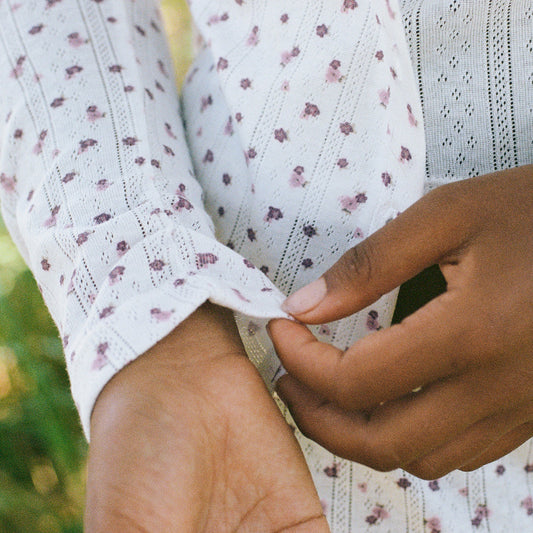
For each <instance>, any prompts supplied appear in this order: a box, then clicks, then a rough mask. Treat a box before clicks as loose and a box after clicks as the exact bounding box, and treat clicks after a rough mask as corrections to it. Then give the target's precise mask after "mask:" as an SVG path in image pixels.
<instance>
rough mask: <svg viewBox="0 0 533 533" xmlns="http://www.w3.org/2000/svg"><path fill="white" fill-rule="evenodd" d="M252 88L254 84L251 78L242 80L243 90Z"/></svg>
mask: <svg viewBox="0 0 533 533" xmlns="http://www.w3.org/2000/svg"><path fill="white" fill-rule="evenodd" d="M251 86H252V82H251V81H250V78H243V79H242V80H241V88H242V89H244V90H246V89H249V88H250V87H251Z"/></svg>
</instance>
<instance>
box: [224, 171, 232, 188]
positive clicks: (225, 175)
mask: <svg viewBox="0 0 533 533" xmlns="http://www.w3.org/2000/svg"><path fill="white" fill-rule="evenodd" d="M222 183H223V184H224V185H229V184H230V183H231V176H230V175H229V174H227V173H224V174H222Z"/></svg>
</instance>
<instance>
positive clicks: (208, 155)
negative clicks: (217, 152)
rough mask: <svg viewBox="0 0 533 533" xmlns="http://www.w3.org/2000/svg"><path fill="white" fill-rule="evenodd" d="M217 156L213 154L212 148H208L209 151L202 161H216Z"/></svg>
mask: <svg viewBox="0 0 533 533" xmlns="http://www.w3.org/2000/svg"><path fill="white" fill-rule="evenodd" d="M214 159H215V157H214V155H213V152H212V151H211V150H207V152H206V153H205V155H204V158H203V159H202V161H203V162H204V163H212V162H213V161H214Z"/></svg>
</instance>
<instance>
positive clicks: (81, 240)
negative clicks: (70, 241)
mask: <svg viewBox="0 0 533 533" xmlns="http://www.w3.org/2000/svg"><path fill="white" fill-rule="evenodd" d="M89 233H90V232H89V231H84V232H82V233H80V234H79V235H78V236H77V237H76V244H77V245H78V246H81V245H82V244H84V243H86V242H87V241H88V240H89Z"/></svg>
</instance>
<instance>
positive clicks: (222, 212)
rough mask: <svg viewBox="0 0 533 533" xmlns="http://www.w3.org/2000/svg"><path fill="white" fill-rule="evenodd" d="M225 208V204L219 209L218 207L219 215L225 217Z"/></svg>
mask: <svg viewBox="0 0 533 533" xmlns="http://www.w3.org/2000/svg"><path fill="white" fill-rule="evenodd" d="M225 212H226V211H225V209H224V207H223V206H220V207H219V208H218V209H217V213H218V216H219V217H223V216H224V213H225Z"/></svg>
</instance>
